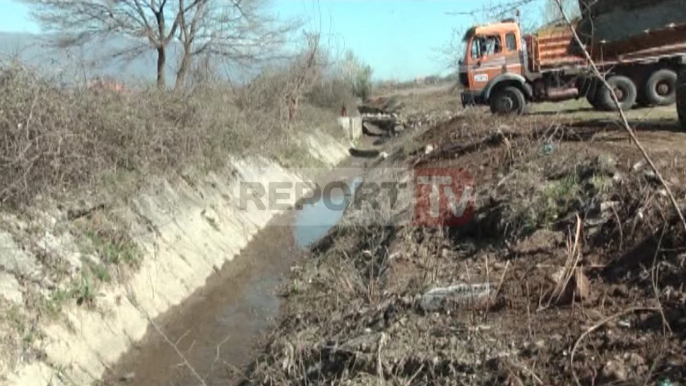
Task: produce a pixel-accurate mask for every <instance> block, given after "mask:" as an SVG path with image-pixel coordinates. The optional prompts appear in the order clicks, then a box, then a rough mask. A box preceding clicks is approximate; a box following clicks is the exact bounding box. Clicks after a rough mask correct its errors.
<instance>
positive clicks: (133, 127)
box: [0, 64, 306, 206]
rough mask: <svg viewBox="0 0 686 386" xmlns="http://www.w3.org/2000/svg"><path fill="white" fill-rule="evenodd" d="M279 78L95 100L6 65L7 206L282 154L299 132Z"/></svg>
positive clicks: (1, 74)
mask: <svg viewBox="0 0 686 386" xmlns="http://www.w3.org/2000/svg"><path fill="white" fill-rule="evenodd" d="M274 79H275V78H274V77H270V78H269V79H268V82H266V78H265V79H258V80H256V82H253V83H252V84H251V85H250V86H247V87H244V88H242V89H239V90H234V89H232V88H230V87H228V85H227V86H222V85H217V84H215V85H213V86H212V87H209V86H208V87H198V88H195V89H193V90H184V91H183V92H178V93H175V92H171V91H169V92H165V91H159V90H157V89H152V88H151V89H145V90H140V91H133V90H129V91H125V92H123V93H122V92H108V91H107V90H99V91H98V92H91V91H88V90H86V89H82V88H76V87H71V88H68V87H61V86H60V82H58V81H54V80H51V79H46V78H43V77H40V76H38V75H37V74H36V73H34V72H33V71H31V70H28V69H26V68H24V67H21V66H18V65H16V64H11V65H5V66H2V67H0V111H2V113H1V114H0V132H2V133H3V135H2V136H0V148H1V149H2V151H1V152H0V203H3V204H7V205H12V206H17V205H21V204H25V203H28V202H29V201H30V200H31V199H32V198H33V197H35V196H36V195H38V194H61V193H63V192H69V191H73V190H74V189H76V188H80V189H91V188H93V187H96V186H98V184H100V183H102V181H103V179H108V178H109V176H114V177H115V179H116V176H118V175H120V174H121V172H122V171H124V172H132V173H134V174H140V175H141V176H143V175H145V174H148V173H151V172H153V173H157V174H164V173H169V172H174V171H177V170H180V169H182V168H186V167H188V166H194V167H198V168H201V169H203V168H204V169H216V168H218V167H221V166H224V165H225V164H226V161H227V158H228V157H227V155H229V154H232V155H239V156H240V155H244V154H262V155H266V156H269V155H279V152H280V151H281V148H282V146H281V144H283V143H284V142H287V140H288V138H289V136H290V135H291V133H290V132H289V131H288V130H287V125H283V124H282V121H281V118H282V117H283V108H282V103H281V102H282V101H281V100H279V99H278V96H279V94H278V93H275V92H274V88H273V82H274ZM265 82H266V83H265ZM298 127H300V128H303V127H304V126H302V125H301V126H298ZM302 151H304V152H305V151H306V149H302ZM288 152H290V153H292V149H288ZM110 179H111V178H110Z"/></svg>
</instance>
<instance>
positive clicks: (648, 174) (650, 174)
mask: <svg viewBox="0 0 686 386" xmlns="http://www.w3.org/2000/svg"><path fill="white" fill-rule="evenodd" d="M643 176H644V177H645V179H646V180H648V181H649V182H660V179H659V178H657V174H655V172H654V171H652V170H646V171H645V172H643Z"/></svg>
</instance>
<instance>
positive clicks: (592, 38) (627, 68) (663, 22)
mask: <svg viewBox="0 0 686 386" xmlns="http://www.w3.org/2000/svg"><path fill="white" fill-rule="evenodd" d="M591 3H592V5H591ZM580 7H581V9H582V14H584V17H583V18H581V19H578V20H576V21H574V22H573V26H574V27H575V30H576V31H577V32H578V34H579V36H580V39H581V40H582V43H581V44H579V42H578V41H577V39H576V38H575V37H574V34H573V32H572V31H571V29H570V28H569V25H567V23H558V24H553V25H548V26H546V27H543V28H541V29H540V30H538V31H537V32H536V33H533V34H529V35H526V36H523V34H522V32H521V29H520V27H519V24H518V23H517V22H516V21H515V20H505V21H503V22H500V23H494V24H489V25H482V26H476V27H472V28H470V29H469V30H468V31H467V33H466V34H465V36H464V43H465V45H466V52H465V55H464V58H463V59H462V61H461V66H460V82H461V84H462V86H463V88H464V91H463V94H462V103H463V105H470V104H483V105H488V106H490V108H491V111H492V112H493V113H494V114H513V113H514V114H518V113H522V112H523V111H524V110H525V108H526V106H527V104H529V103H535V102H546V101H548V102H557V101H564V100H568V99H578V98H586V99H587V100H588V102H589V103H590V104H591V105H592V106H593V107H594V108H595V109H598V110H615V109H616V108H617V104H615V102H614V100H613V98H612V95H611V94H612V93H611V92H610V91H609V89H607V88H606V87H605V86H604V85H603V83H602V82H599V80H598V78H597V77H596V76H595V74H594V72H593V71H592V66H591V63H590V61H588V60H587V57H586V55H585V54H584V50H586V51H587V52H588V53H589V55H590V56H591V59H592V61H593V63H595V65H596V67H597V69H598V70H599V71H600V72H601V73H603V75H604V77H605V79H606V80H607V83H608V84H609V86H610V87H611V88H612V89H613V90H614V92H615V95H616V96H617V99H618V100H619V107H620V108H622V109H624V110H628V109H631V108H632V107H634V106H635V105H639V106H659V105H668V104H673V103H674V102H675V101H676V100H677V88H678V87H685V88H686V86H684V85H683V82H677V76H678V73H679V71H681V69H682V68H683V67H684V66H685V65H686V0H652V1H650V2H647V1H645V0H622V1H618V0H592V1H589V0H580ZM682 95H686V90H680V92H679V96H680V98H681V99H680V103H679V105H680V106H684V105H686V100H685V99H684V98H686V97H682ZM684 109H686V107H684V108H682V110H684ZM682 116H683V118H684V119H685V120H686V112H684V114H682Z"/></svg>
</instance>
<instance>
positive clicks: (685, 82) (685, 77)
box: [676, 67, 686, 130]
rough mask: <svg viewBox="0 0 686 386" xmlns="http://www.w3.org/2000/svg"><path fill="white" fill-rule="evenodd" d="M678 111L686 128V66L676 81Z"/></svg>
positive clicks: (682, 126) (682, 124)
mask: <svg viewBox="0 0 686 386" xmlns="http://www.w3.org/2000/svg"><path fill="white" fill-rule="evenodd" d="M676 111H677V112H678V113H679V120H680V121H681V128H682V129H684V130H686V67H684V68H682V69H681V71H680V72H679V77H678V79H677V81H676Z"/></svg>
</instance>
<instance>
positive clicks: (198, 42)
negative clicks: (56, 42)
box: [21, 0, 286, 87]
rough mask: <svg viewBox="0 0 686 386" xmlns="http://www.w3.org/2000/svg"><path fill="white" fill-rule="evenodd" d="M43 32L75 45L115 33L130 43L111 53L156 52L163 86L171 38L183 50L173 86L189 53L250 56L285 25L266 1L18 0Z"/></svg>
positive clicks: (275, 39)
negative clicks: (278, 24) (275, 25)
mask: <svg viewBox="0 0 686 386" xmlns="http://www.w3.org/2000/svg"><path fill="white" fill-rule="evenodd" d="M21 1H23V2H24V3H27V4H29V5H30V6H32V7H33V15H34V16H35V17H36V19H37V20H38V21H39V23H40V24H41V25H42V26H43V27H44V28H45V29H46V30H47V31H48V32H56V33H59V34H61V36H63V39H62V40H61V43H62V44H63V45H80V44H83V43H86V42H89V41H94V40H97V39H100V38H107V37H110V36H114V35H119V36H127V37H130V38H133V41H134V42H136V44H134V45H133V46H130V47H126V48H120V49H116V51H115V52H112V53H111V54H112V57H128V58H132V57H135V56H138V55H141V54H143V53H145V52H147V51H149V50H154V52H155V54H156V57H157V68H156V70H157V85H158V87H165V86H166V78H165V69H166V65H167V52H168V47H169V45H170V43H172V42H173V41H174V39H178V40H179V41H180V42H181V43H182V47H183V55H182V57H181V62H180V63H179V69H178V71H177V81H176V83H177V85H180V84H183V82H184V80H185V77H186V74H187V72H188V70H189V69H190V67H191V65H192V61H193V57H194V56H196V55H200V54H203V53H211V54H217V55H223V56H226V57H230V58H232V59H243V58H255V57H256V56H257V53H258V51H259V52H261V50H262V51H264V50H265V49H266V48H267V47H269V48H272V49H273V48H274V46H275V45H276V44H277V43H279V42H280V41H282V40H283V39H284V38H283V36H284V33H285V31H286V29H285V27H284V28H274V29H269V27H271V26H270V25H269V24H270V23H272V22H275V20H274V19H271V18H269V17H266V16H264V15H263V14H262V13H261V11H262V9H263V6H264V1H265V0H21Z"/></svg>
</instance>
